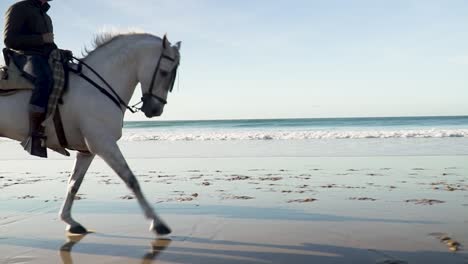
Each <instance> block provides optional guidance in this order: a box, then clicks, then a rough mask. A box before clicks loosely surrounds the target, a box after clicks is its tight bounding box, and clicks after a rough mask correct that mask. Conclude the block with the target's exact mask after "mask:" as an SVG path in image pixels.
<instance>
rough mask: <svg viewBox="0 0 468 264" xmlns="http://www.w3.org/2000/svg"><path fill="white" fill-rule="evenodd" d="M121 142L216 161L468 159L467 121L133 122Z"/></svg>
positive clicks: (448, 118)
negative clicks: (182, 151) (169, 147)
mask: <svg viewBox="0 0 468 264" xmlns="http://www.w3.org/2000/svg"><path fill="white" fill-rule="evenodd" d="M122 140H123V141H124V142H125V141H126V142H148V141H152V142H160V143H161V144H163V145H166V146H167V144H169V143H171V145H172V146H174V145H180V144H183V143H190V144H189V149H192V148H196V149H197V151H198V152H194V153H193V155H200V153H204V151H206V154H205V155H215V156H216V155H221V156H225V155H228V156H231V155H236V153H237V154H238V155H251V156H265V155H266V156H388V155H390V156H393V155H397V156H401V155H410V156H414V155H416V156H419V155H423V156H434V155H444V156H447V155H468V116H433V117H366V118H298V119H245V120H202V121H132V122H125V124H124V134H123V138H122ZM185 145H187V144H185ZM217 149H223V150H224V151H223V152H222V153H220V152H219V153H218V150H217ZM226 149H228V151H226ZM213 151H214V152H215V154H213ZM185 153H187V151H186V150H185ZM208 153H211V154H208ZM226 153H227V154H226ZM202 156H203V154H202Z"/></svg>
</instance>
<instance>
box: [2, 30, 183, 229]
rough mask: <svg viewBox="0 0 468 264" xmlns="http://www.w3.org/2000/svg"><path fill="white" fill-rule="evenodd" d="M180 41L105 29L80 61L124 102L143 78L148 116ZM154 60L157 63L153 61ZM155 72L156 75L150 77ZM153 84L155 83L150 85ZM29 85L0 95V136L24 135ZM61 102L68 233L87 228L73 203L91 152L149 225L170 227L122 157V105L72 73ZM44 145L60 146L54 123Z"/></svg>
mask: <svg viewBox="0 0 468 264" xmlns="http://www.w3.org/2000/svg"><path fill="white" fill-rule="evenodd" d="M180 45H181V43H180V42H178V43H177V44H175V45H173V46H172V45H171V44H170V43H169V41H168V40H167V38H166V37H164V38H163V39H161V38H159V37H156V36H153V35H150V34H136V33H131V34H114V35H113V34H103V35H101V36H99V37H97V38H96V41H95V46H96V48H95V49H94V50H93V51H91V52H90V53H89V54H88V55H87V56H86V58H84V62H85V63H86V64H88V65H90V66H91V67H92V68H94V69H95V70H96V71H97V72H98V73H99V74H100V75H101V76H102V77H103V78H104V79H105V80H106V81H108V83H109V84H110V86H112V87H113V88H114V90H115V91H116V93H117V94H118V95H119V96H120V97H121V99H122V100H123V102H124V104H128V103H129V102H130V99H131V97H132V95H133V92H134V90H135V88H136V86H137V84H138V83H140V84H141V90H142V94H143V95H146V96H145V99H144V100H143V106H142V110H143V112H144V113H145V115H146V116H147V117H154V116H160V115H161V114H162V112H163V110H164V105H165V104H166V99H167V95H168V92H169V91H170V90H171V89H172V85H173V80H174V78H175V75H176V69H177V66H178V65H179V61H180V53H179V50H180ZM157 65H158V66H157ZM83 73H84V74H85V75H86V76H88V77H90V78H91V79H92V80H93V81H95V82H96V83H97V84H99V85H100V86H102V87H106V86H105V85H104V83H103V82H102V81H101V80H99V79H98V78H97V77H96V76H95V75H94V74H92V73H91V72H90V71H89V70H88V69H85V68H84V69H83ZM153 76H154V77H153ZM151 86H153V87H151ZM30 96H31V91H20V92H18V93H16V94H14V95H11V96H7V97H0V136H1V137H7V138H11V139H14V140H17V141H23V140H24V139H25V138H26V137H27V136H28V131H29V122H28V103H29V98H30ZM63 101H64V104H63V105H60V112H61V116H62V120H63V126H64V131H65V135H66V137H67V141H68V145H69V148H70V149H72V150H76V151H78V152H77V155H76V160H75V165H74V168H73V172H72V173H71V175H70V178H69V181H68V189H67V196H66V200H65V202H64V204H63V206H62V208H61V210H60V217H61V219H62V220H63V221H64V222H65V223H66V224H67V227H66V230H68V231H69V232H71V233H78V234H84V233H87V230H86V229H85V228H84V227H83V226H82V225H81V224H80V223H78V222H77V221H75V220H74V219H73V218H72V215H71V209H72V205H73V201H74V198H75V195H76V193H77V192H78V189H79V188H80V185H81V183H82V181H83V178H84V176H85V173H86V171H87V170H88V168H89V166H90V164H91V162H92V161H93V159H94V157H95V155H98V156H100V157H101V158H102V159H103V160H104V161H105V162H106V163H107V164H108V165H109V166H110V167H111V168H112V169H113V170H114V171H115V172H116V173H117V174H118V175H119V177H120V178H121V179H122V180H123V181H124V182H125V184H126V185H127V186H128V188H130V189H131V191H132V192H133V193H134V195H135V197H136V199H137V200H138V202H139V204H140V206H141V207H142V209H143V211H144V214H145V216H146V217H147V218H148V219H150V220H151V226H150V230H153V231H155V232H156V233H157V234H159V235H165V234H169V233H170V232H171V230H170V229H169V227H168V226H167V225H166V224H165V223H164V221H162V220H161V218H159V217H158V215H157V214H156V213H155V212H154V210H153V208H152V207H151V206H150V204H149V203H148V201H147V200H146V198H145V197H144V196H143V193H142V191H141V189H140V185H139V183H138V181H137V179H136V178H135V175H134V174H133V172H132V171H131V170H130V168H129V166H128V165H127V162H126V161H125V158H124V157H123V155H122V153H121V151H120V149H119V147H118V145H117V141H118V140H119V139H120V137H121V136H122V126H123V118H124V113H125V110H126V109H125V106H124V105H121V106H120V107H117V106H116V104H114V102H113V101H112V100H111V99H110V98H108V97H106V96H105V95H104V94H102V93H101V92H100V91H98V89H96V88H95V87H94V86H92V85H91V84H90V83H89V82H87V81H86V80H84V79H82V78H80V77H79V76H77V75H75V74H71V75H70V84H69V89H68V92H67V93H66V94H65V95H64V97H63ZM46 135H47V136H48V140H47V147H48V148H51V149H60V143H59V142H58V140H57V137H56V136H55V134H54V132H53V130H52V128H50V127H48V128H46Z"/></svg>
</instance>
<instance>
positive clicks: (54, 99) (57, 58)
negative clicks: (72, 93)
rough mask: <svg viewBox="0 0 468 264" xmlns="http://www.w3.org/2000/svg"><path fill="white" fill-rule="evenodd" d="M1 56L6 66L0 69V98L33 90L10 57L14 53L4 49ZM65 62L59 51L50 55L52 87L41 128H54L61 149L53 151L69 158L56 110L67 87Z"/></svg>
mask: <svg viewBox="0 0 468 264" xmlns="http://www.w3.org/2000/svg"><path fill="white" fill-rule="evenodd" d="M3 55H4V58H5V64H6V66H2V67H1V68H0V96H10V95H13V94H15V93H18V92H20V91H25V90H33V89H34V85H33V83H32V81H31V79H30V77H29V76H28V75H27V73H25V72H23V71H22V70H20V69H19V68H18V67H17V66H16V64H15V63H14V60H12V59H11V57H10V56H14V55H15V52H14V51H12V50H8V49H4V50H3ZM67 60H68V58H66V57H65V56H64V53H63V52H62V51H61V50H58V49H57V50H54V51H52V53H51V54H50V57H49V65H50V67H51V69H52V72H53V77H54V87H53V90H52V92H51V93H50V96H49V103H48V108H47V114H46V118H45V121H44V122H43V126H44V127H49V126H51V127H53V128H55V132H56V135H57V138H58V140H59V142H60V145H61V146H62V148H61V149H54V150H55V151H57V152H59V153H60V154H63V155H65V156H70V153H68V151H67V150H66V149H65V148H66V147H67V145H68V142H67V140H66V137H65V132H64V130H63V124H62V118H61V116H60V111H59V108H58V105H59V104H63V100H62V96H63V94H64V93H65V90H66V88H67V87H68V68H69V66H65V65H66V64H68V63H69V62H68V61H67Z"/></svg>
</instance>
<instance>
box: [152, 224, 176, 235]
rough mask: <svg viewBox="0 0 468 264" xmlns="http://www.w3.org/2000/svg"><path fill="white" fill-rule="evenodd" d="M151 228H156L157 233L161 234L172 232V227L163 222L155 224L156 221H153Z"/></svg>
mask: <svg viewBox="0 0 468 264" xmlns="http://www.w3.org/2000/svg"><path fill="white" fill-rule="evenodd" d="M150 229H151V230H154V231H155V232H156V234H158V235H160V236H165V235H169V234H170V233H171V232H172V231H171V229H170V228H169V227H168V226H167V225H166V224H163V223H160V224H157V225H154V223H152V224H151V228H150Z"/></svg>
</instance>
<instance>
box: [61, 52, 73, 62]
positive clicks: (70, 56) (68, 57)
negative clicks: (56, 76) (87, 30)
mask: <svg viewBox="0 0 468 264" xmlns="http://www.w3.org/2000/svg"><path fill="white" fill-rule="evenodd" d="M62 54H63V57H64V58H65V60H71V59H73V52H72V51H71V50H62Z"/></svg>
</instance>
